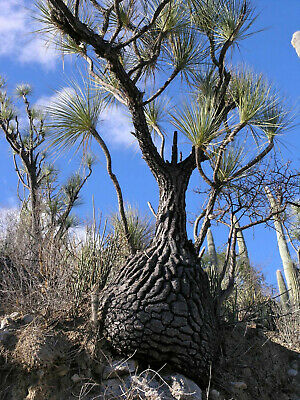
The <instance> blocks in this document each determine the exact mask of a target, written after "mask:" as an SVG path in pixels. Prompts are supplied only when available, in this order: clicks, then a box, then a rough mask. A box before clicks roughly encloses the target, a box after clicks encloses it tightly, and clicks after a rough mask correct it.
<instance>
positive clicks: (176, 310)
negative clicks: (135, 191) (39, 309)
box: [36, 0, 289, 384]
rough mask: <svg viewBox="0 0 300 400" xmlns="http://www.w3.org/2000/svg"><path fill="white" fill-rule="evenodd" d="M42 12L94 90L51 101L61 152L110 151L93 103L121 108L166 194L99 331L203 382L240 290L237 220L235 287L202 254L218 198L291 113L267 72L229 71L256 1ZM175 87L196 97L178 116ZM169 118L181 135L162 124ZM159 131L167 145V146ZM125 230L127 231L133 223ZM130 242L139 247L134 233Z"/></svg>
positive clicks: (270, 143) (104, 300)
mask: <svg viewBox="0 0 300 400" xmlns="http://www.w3.org/2000/svg"><path fill="white" fill-rule="evenodd" d="M36 5H37V10H38V14H37V19H38V20H39V21H40V23H41V24H42V29H44V32H45V34H46V36H47V40H50V41H52V42H54V44H55V45H56V46H57V47H58V48H59V49H60V50H61V51H62V53H64V54H76V55H78V56H81V57H82V59H83V60H85V61H86V63H87V66H88V72H89V75H90V80H91V81H92V86H93V91H88V92H86V91H85V92H84V93H83V92H82V91H80V90H79V89H78V88H77V90H76V88H75V92H76V94H74V92H73V93H72V92H71V91H70V93H68V94H67V95H66V96H67V97H65V98H63V99H58V100H57V102H56V104H55V105H53V107H52V109H51V110H50V114H51V116H52V118H53V122H52V128H53V129H54V130H55V133H54V134H53V135H54V139H55V141H56V144H58V145H61V146H64V145H70V144H74V143H75V142H76V141H77V140H79V141H80V142H83V141H85V140H88V139H89V138H92V137H94V138H95V139H96V141H98V143H99V144H100V145H101V147H102V149H103V150H104V152H106V149H107V146H106V145H105V146H104V145H103V143H104V141H103V138H102V137H101V135H100V134H99V131H98V122H99V117H100V111H101V110H100V108H97V110H99V113H97V115H96V114H95V113H93V112H92V111H93V110H94V109H95V108H94V107H89V105H91V104H93V101H95V99H96V101H99V102H102V105H104V106H109V105H111V104H112V103H121V104H123V105H124V106H125V107H126V108H127V109H128V111H129V112H130V114H131V118H132V124H133V128H134V129H133V132H132V135H133V137H134V138H135V139H136V140H137V143H138V145H139V147H140V150H141V152H142V157H143V159H144V160H145V161H146V163H147V164H148V166H149V168H150V170H151V172H152V174H153V176H154V178H155V179H156V181H157V184H158V188H159V206H158V210H157V212H156V213H155V214H156V230H155V235H154V238H153V240H152V242H151V244H150V246H149V247H148V248H147V250H144V251H141V252H135V249H134V247H133V246H132V250H133V251H132V252H133V253H135V254H132V256H130V257H129V258H128V259H127V260H126V262H125V263H124V264H123V265H122V268H120V271H119V273H118V274H117V276H116V277H115V279H114V280H113V281H111V282H110V283H109V285H108V287H107V288H104V290H103V291H102V292H101V294H100V311H101V324H100V329H101V331H102V332H101V333H103V334H104V336H105V337H106V338H107V339H108V340H109V342H110V344H111V346H112V347H113V348H114V349H115V350H116V351H118V352H120V353H122V354H127V355H132V354H134V355H135V357H140V358H145V359H146V360H147V361H148V362H156V363H157V362H159V363H169V364H171V365H173V367H175V368H176V369H178V370H181V371H183V372H184V373H185V374H186V375H187V376H190V377H192V378H193V379H195V380H196V381H198V382H200V383H202V384H206V382H207V380H208V376H209V368H208V367H209V365H210V363H214V362H215V361H216V359H217V357H218V354H219V338H218V335H219V329H218V328H219V322H218V321H219V319H218V310H219V308H220V304H221V302H222V301H223V300H224V299H225V298H226V296H228V294H229V293H230V290H231V289H232V287H233V284H234V267H233V266H234V263H235V242H236V238H237V231H238V229H237V228H236V226H235V224H234V223H231V224H230V234H229V240H228V246H227V256H226V260H227V261H226V264H224V268H223V272H222V274H221V278H220V279H221V280H222V276H224V274H225V272H226V270H228V269H229V270H230V271H231V272H232V277H231V279H229V280H228V284H227V286H226V287H222V286H221V281H220V282H219V284H218V293H217V295H216V296H213V295H212V294H211V292H210V289H209V279H208V275H207V273H206V272H205V271H204V270H203V269H202V268H201V262H200V260H199V258H198V254H199V249H200V248H201V246H202V244H203V243H204V240H205V237H206V235H207V231H208V228H209V226H210V224H211V217H212V215H213V212H214V209H215V206H216V204H217V201H218V199H219V198H220V196H221V195H223V194H224V193H229V192H231V191H234V190H235V188H234V182H235V181H236V180H238V179H240V178H241V177H244V176H248V175H249V174H250V173H251V171H252V170H253V168H259V165H260V163H261V161H262V160H263V159H264V158H266V157H268V156H269V155H270V154H271V153H272V152H273V151H274V146H275V143H276V139H277V137H278V135H279V134H281V133H283V132H284V131H285V130H286V128H287V127H288V125H289V113H288V111H287V110H286V108H285V106H284V104H283V103H282V102H281V100H280V97H279V96H278V94H277V93H276V90H275V89H274V88H273V87H272V86H271V85H270V84H269V83H268V82H267V81H266V80H265V79H264V78H263V76H262V75H257V74H255V73H253V72H251V71H249V70H247V69H246V68H241V67H238V68H236V67H232V66H231V64H230V61H229V60H228V53H229V52H230V51H231V50H234V49H235V48H237V47H238V46H239V43H240V41H241V40H242V39H244V38H246V37H247V36H249V34H250V32H249V29H250V28H251V27H252V25H253V22H254V21H255V15H254V11H253V8H252V6H251V2H250V1H249V0H186V1H182V0H163V1H158V0H150V1H149V0H147V1H144V0H140V1H137V0H136V1H135V0H128V1H127V0H124V1H123V0H110V1H98V0H86V1H80V0H77V1H72V0H70V1H63V0H47V1H46V0H39V1H37V2H36ZM158 78H159V79H158ZM172 83H173V85H177V86H175V90H176V92H177V93H180V90H182V91H183V92H185V93H186V94H187V97H186V100H183V101H181V102H179V103H180V104H178V105H177V106H175V107H173V108H172V109H171V111H170V112H169V111H168V109H167V107H166V105H167V102H166V101H164V100H163V98H162V96H163V95H164V94H165V93H168V91H169V89H170V88H171V86H172V85H171V84H172ZM99 93H100V95H101V96H99ZM68 96H69V97H68ZM97 96H98V97H97ZM99 98H100V99H99ZM75 100H76V101H75ZM74 101H75V103H74ZM74 104H76V107H74ZM168 112H169V115H170V118H171V125H172V128H170V125H168V124H165V125H164V123H163V121H162V119H163V118H162V117H164V116H165V115H167V114H168ZM70 115H71V117H70ZM170 129H176V131H175V132H174V136H173V143H172V145H171V147H170V148H169V150H170V161H168V160H167V157H166V153H167V150H168V146H167V145H168V143H167V142H166V141H165V136H164V132H165V131H167V130H170ZM177 132H179V133H177ZM154 134H156V135H158V136H159V137H160V139H161V146H160V149H158V148H157V146H156V144H155V141H154V138H153V136H154ZM178 134H183V135H184V136H185V137H186V138H188V139H189V141H190V144H191V146H190V148H191V153H190V154H189V155H188V156H183V154H181V153H179V152H178V141H177V138H178ZM178 153H179V154H178ZM106 155H107V154H106ZM110 166H111V160H110ZM196 168H197V169H198V171H199V174H200V177H201V178H202V181H203V182H204V184H206V185H207V187H208V192H207V194H208V197H207V201H206V204H205V207H204V209H203V212H202V214H201V216H200V217H199V218H198V225H197V229H196V230H195V240H194V243H193V242H192V241H191V240H189V238H188V235H187V229H186V203H185V194H186V191H187V188H188V185H189V181H190V177H191V174H192V172H193V171H194V170H195V169H196ZM235 193H236V192H235ZM119 204H120V202H119ZM121 210H122V207H121ZM125 217H126V216H125ZM231 220H232V217H231ZM123 223H124V224H125V231H126V229H127V232H128V227H127V228H126V224H127V220H126V218H123ZM127 238H128V242H129V243H130V234H129V232H128V235H127ZM131 245H132V243H131Z"/></svg>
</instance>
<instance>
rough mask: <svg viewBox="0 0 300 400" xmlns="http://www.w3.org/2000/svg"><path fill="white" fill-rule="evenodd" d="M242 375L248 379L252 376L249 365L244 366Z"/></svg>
mask: <svg viewBox="0 0 300 400" xmlns="http://www.w3.org/2000/svg"><path fill="white" fill-rule="evenodd" d="M243 375H244V377H245V378H248V379H249V378H251V377H252V371H251V368H249V367H246V368H244V370H243Z"/></svg>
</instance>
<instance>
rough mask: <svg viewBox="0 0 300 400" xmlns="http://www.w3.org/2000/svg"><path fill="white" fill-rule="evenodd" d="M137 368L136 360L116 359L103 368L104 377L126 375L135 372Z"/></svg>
mask: <svg viewBox="0 0 300 400" xmlns="http://www.w3.org/2000/svg"><path fill="white" fill-rule="evenodd" d="M136 369H137V364H136V362H135V361H134V360H132V359H129V360H115V361H113V362H112V364H111V365H109V366H106V367H105V368H104V370H103V374H102V378H103V379H104V380H105V379H109V378H118V377H120V376H124V375H130V374H134V373H135V371H136Z"/></svg>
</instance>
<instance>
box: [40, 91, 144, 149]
mask: <svg viewBox="0 0 300 400" xmlns="http://www.w3.org/2000/svg"><path fill="white" fill-rule="evenodd" d="M64 92H69V93H70V92H71V93H72V92H74V89H73V88H71V87H68V86H66V87H64V88H62V89H61V90H60V91H59V92H57V93H55V94H54V95H53V96H43V97H41V98H39V99H38V100H37V102H36V104H35V106H37V107H38V108H39V107H40V108H45V107H49V106H51V104H53V103H55V100H56V99H57V98H58V97H59V95H60V94H62V93H64ZM98 130H99V133H100V134H101V135H103V138H104V139H105V140H106V141H107V142H108V143H110V144H112V145H115V146H123V147H124V146H125V147H129V146H132V145H133V147H134V148H135V149H136V148H137V143H136V139H135V138H134V136H133V135H132V134H131V132H132V131H133V130H134V128H133V125H132V123H131V120H130V117H129V115H128V113H126V111H125V109H124V107H122V106H114V107H111V108H107V109H105V111H104V112H103V113H102V114H101V115H100V120H99V125H98Z"/></svg>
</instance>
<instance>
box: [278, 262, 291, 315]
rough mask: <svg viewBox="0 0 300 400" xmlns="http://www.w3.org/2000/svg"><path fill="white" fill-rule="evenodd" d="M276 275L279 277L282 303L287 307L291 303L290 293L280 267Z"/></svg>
mask: <svg viewBox="0 0 300 400" xmlns="http://www.w3.org/2000/svg"><path fill="white" fill-rule="evenodd" d="M276 277H277V284H278V288H279V294H280V301H281V304H282V306H283V307H284V308H287V307H288V305H289V294H288V291H287V287H286V284H285V281H284V279H283V276H282V273H281V271H280V269H278V270H277V271H276Z"/></svg>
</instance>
